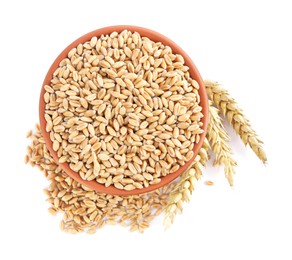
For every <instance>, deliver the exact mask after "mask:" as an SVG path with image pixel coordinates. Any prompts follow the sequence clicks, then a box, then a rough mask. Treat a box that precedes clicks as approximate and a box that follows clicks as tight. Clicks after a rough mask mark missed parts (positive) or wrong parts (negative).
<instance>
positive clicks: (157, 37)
mask: <svg viewBox="0 0 292 260" xmlns="http://www.w3.org/2000/svg"><path fill="white" fill-rule="evenodd" d="M125 29H127V30H129V31H132V32H133V31H136V32H138V33H139V34H140V35H141V36H146V37H148V38H150V39H151V40H153V41H155V42H162V43H163V44H164V45H168V46H170V47H171V48H172V50H173V53H177V54H181V55H182V56H183V57H184V60H185V64H186V65H187V66H188V67H189V68H190V70H189V72H190V75H191V77H192V78H193V79H195V80H196V81H197V82H198V83H199V86H200V89H199V95H200V98H201V101H200V106H201V107H202V113H203V115H204V117H203V118H202V120H201V122H202V123H203V129H204V133H202V134H201V139H200V142H199V143H198V144H196V145H195V146H194V149H193V151H194V156H193V157H192V158H191V159H190V160H189V161H188V162H187V163H186V164H185V165H184V166H181V167H180V168H179V169H178V170H177V171H176V172H174V173H171V174H168V175H167V176H165V177H162V178H161V182H160V183H158V184H153V185H149V187H147V188H142V189H135V190H132V191H125V190H119V189H117V188H115V187H114V186H110V187H105V186H104V185H102V184H99V183H97V182H96V181H95V180H92V181H85V180H83V179H81V177H80V175H79V174H78V172H74V171H73V170H71V169H70V167H69V164H68V163H60V164H59V165H60V166H61V168H62V169H63V170H64V171H65V172H66V173H67V174H68V175H69V176H70V177H72V178H73V179H75V180H76V181H78V182H79V183H81V184H83V185H85V186H87V187H89V188H91V189H93V190H95V191H97V192H101V193H107V194H115V195H125V196H127V195H134V194H141V193H145V192H150V191H153V190H155V189H158V188H160V187H162V186H164V185H166V184H168V183H170V182H171V181H173V180H174V179H175V178H177V177H178V176H179V175H181V174H182V173H183V172H185V171H186V170H187V169H188V168H189V167H190V166H191V164H192V162H193V160H194V158H195V156H196V155H197V154H198V152H199V150H200V148H201V146H202V144H203V140H204V138H205V135H206V130H207V124H208V98H207V94H206V90H205V86H204V82H203V80H202V78H201V75H200V73H199V71H198V70H197V68H196V66H195V64H194V63H193V62H192V60H191V59H190V57H189V56H188V55H187V54H186V53H185V52H184V51H183V50H182V49H181V48H180V47H179V46H178V45H177V44H176V43H174V42H173V41H172V40H170V39H168V38H167V37H165V36H164V35H162V34H160V33H157V32H155V31H152V30H149V29H146V28H141V27H137V26H128V25H119V26H110V27H105V28H101V29H98V30H95V31H93V32H90V33H87V34H85V35H83V36H82V37H80V38H79V39H77V40H75V41H74V42H72V43H71V44H70V45H69V46H68V47H67V48H65V49H64V50H63V51H62V52H61V54H60V55H59V56H58V57H57V58H56V60H55V61H54V62H53V64H52V66H51V67H50V69H49V71H48V73H47V75H46V77H45V80H44V82H43V86H42V90H41V94H40V103H39V117H40V127H41V131H42V134H43V136H44V140H45V142H46V145H47V147H48V150H49V151H50V154H51V155H52V156H53V158H54V160H55V161H56V162H58V157H57V153H56V152H55V151H54V150H53V145H52V141H51V140H50V136H49V133H48V132H46V121H45V117H44V115H45V102H44V93H45V90H44V85H49V84H50V81H51V79H52V76H53V73H54V71H55V70H56V69H57V68H58V66H59V63H60V61H61V60H63V59H64V58H66V57H67V54H68V52H69V51H70V50H71V49H72V48H74V47H76V46H77V45H78V44H79V43H84V42H86V41H89V40H90V39H91V38H92V37H93V36H97V37H99V36H101V35H102V34H110V33H112V32H114V31H116V32H122V31H123V30H125ZM187 37H188V36H187V35H186V38H187Z"/></svg>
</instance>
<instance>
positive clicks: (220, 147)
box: [207, 102, 237, 186]
mask: <svg viewBox="0 0 292 260" xmlns="http://www.w3.org/2000/svg"><path fill="white" fill-rule="evenodd" d="M209 115H210V116H209V125H208V132H207V138H208V140H209V142H210V145H211V148H212V151H213V152H214V154H215V161H214V165H224V172H225V177H226V178H227V180H228V182H229V184H230V186H233V174H234V173H235V169H234V168H235V166H236V165H237V164H236V161H235V160H234V159H233V158H232V151H231V147H230V146H229V141H230V139H229V136H228V133H227V132H226V130H225V128H224V126H223V125H222V118H221V117H220V116H219V110H218V109H217V108H216V107H214V106H213V105H212V102H209Z"/></svg>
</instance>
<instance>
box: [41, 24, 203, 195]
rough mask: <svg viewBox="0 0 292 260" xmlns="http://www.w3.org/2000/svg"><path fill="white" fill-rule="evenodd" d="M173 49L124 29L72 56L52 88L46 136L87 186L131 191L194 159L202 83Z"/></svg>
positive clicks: (47, 88)
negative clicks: (192, 74) (94, 184)
mask: <svg viewBox="0 0 292 260" xmlns="http://www.w3.org/2000/svg"><path fill="white" fill-rule="evenodd" d="M188 70H189V68H188V67H187V66H186V65H185V64H184V59H183V57H182V56H181V55H180V54H174V53H173V52H172V49H171V48H170V47H169V46H165V45H163V44H162V43H160V42H154V41H152V40H151V39H149V38H147V37H141V36H140V35H139V33H137V32H131V31H128V30H124V31H122V32H121V33H117V32H113V33H111V34H110V35H102V36H100V37H99V38H97V37H93V38H91V40H90V41H87V42H85V43H83V44H79V45H78V46H76V47H75V48H73V49H72V50H70V51H69V52H68V56H67V58H65V59H63V60H62V61H61V62H60V64H59V67H58V68H57V69H56V71H55V72H54V74H53V78H52V80H51V82H50V84H49V85H46V86H45V87H44V88H45V94H44V100H45V103H46V104H45V120H46V131H47V132H48V133H49V135H50V139H51V141H52V142H53V149H54V151H56V152H57V155H58V158H59V162H60V163H64V162H67V163H68V164H69V166H70V168H71V169H72V170H73V171H75V172H78V173H79V175H80V177H81V178H82V179H83V180H87V181H92V180H95V181H96V182H98V183H100V184H103V185H104V186H106V187H109V186H114V187H115V188H117V189H121V190H126V191H131V190H134V189H142V188H145V187H148V186H149V185H151V184H157V183H159V182H160V181H161V178H162V177H163V176H166V175H168V174H171V173H173V172H175V171H177V170H178V169H179V167H180V166H183V165H184V164H185V163H186V162H187V161H189V160H190V159H191V158H192V157H193V155H194V154H193V148H194V146H195V145H196V143H198V142H199V139H200V134H202V132H203V130H202V126H203V123H202V122H201V119H202V117H203V114H202V112H201V110H202V108H201V106H200V105H199V103H200V96H199V94H198V89H199V84H198V83H197V82H196V81H195V80H194V79H192V78H191V77H190V74H189V72H188Z"/></svg>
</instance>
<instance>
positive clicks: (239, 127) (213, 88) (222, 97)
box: [205, 80, 267, 163]
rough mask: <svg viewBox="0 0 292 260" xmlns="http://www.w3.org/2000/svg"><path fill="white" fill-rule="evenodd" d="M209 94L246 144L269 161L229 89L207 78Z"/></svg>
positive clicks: (258, 155) (262, 158)
mask: <svg viewBox="0 0 292 260" xmlns="http://www.w3.org/2000/svg"><path fill="white" fill-rule="evenodd" d="M205 86H206V90H207V94H208V97H209V99H210V100H212V101H213V102H214V104H215V105H216V106H217V107H218V108H219V109H220V111H221V112H222V114H223V115H224V116H226V118H227V120H228V122H229V123H230V124H231V125H232V126H233V128H234V130H235V132H236V133H237V134H238V135H239V136H240V138H241V140H242V141H243V143H244V144H245V145H247V144H248V145H249V146H250V147H251V149H252V150H253V151H254V153H255V154H256V155H257V157H258V158H259V159H260V160H261V161H262V162H263V163H266V162H267V156H266V154H265V151H264V150H263V148H262V144H263V142H262V141H261V140H260V139H259V137H258V135H257V133H256V132H255V131H254V130H253V128H252V127H251V125H250V123H249V120H248V119H247V118H246V117H245V115H244V114H243V112H242V110H241V109H240V108H239V106H238V105H237V103H236V101H235V100H234V99H233V98H232V97H231V96H230V95H229V93H228V91H227V90H226V89H224V88H222V87H221V86H220V85H219V83H217V82H215V81H210V80H205Z"/></svg>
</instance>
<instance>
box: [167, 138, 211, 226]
mask: <svg viewBox="0 0 292 260" xmlns="http://www.w3.org/2000/svg"><path fill="white" fill-rule="evenodd" d="M209 149H210V145H209V142H208V140H207V138H205V139H204V142H203V145H202V147H201V149H200V151H199V153H198V155H197V156H196V158H195V160H194V164H193V165H192V167H191V168H190V169H189V170H187V171H186V172H185V173H183V174H182V176H181V177H180V179H179V181H178V182H177V183H176V185H175V186H174V188H173V190H172V191H171V192H170V198H169V201H168V203H167V205H166V207H165V217H164V226H165V228H168V227H169V226H170V225H171V224H172V223H173V221H174V219H175V216H176V214H177V213H181V212H182V209H183V202H185V201H187V202H189V201H190V196H191V194H192V192H193V191H194V189H195V185H196V182H197V180H199V179H200V178H201V176H202V171H203V168H204V167H205V166H206V163H207V161H208V159H209V154H208V150H209Z"/></svg>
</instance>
